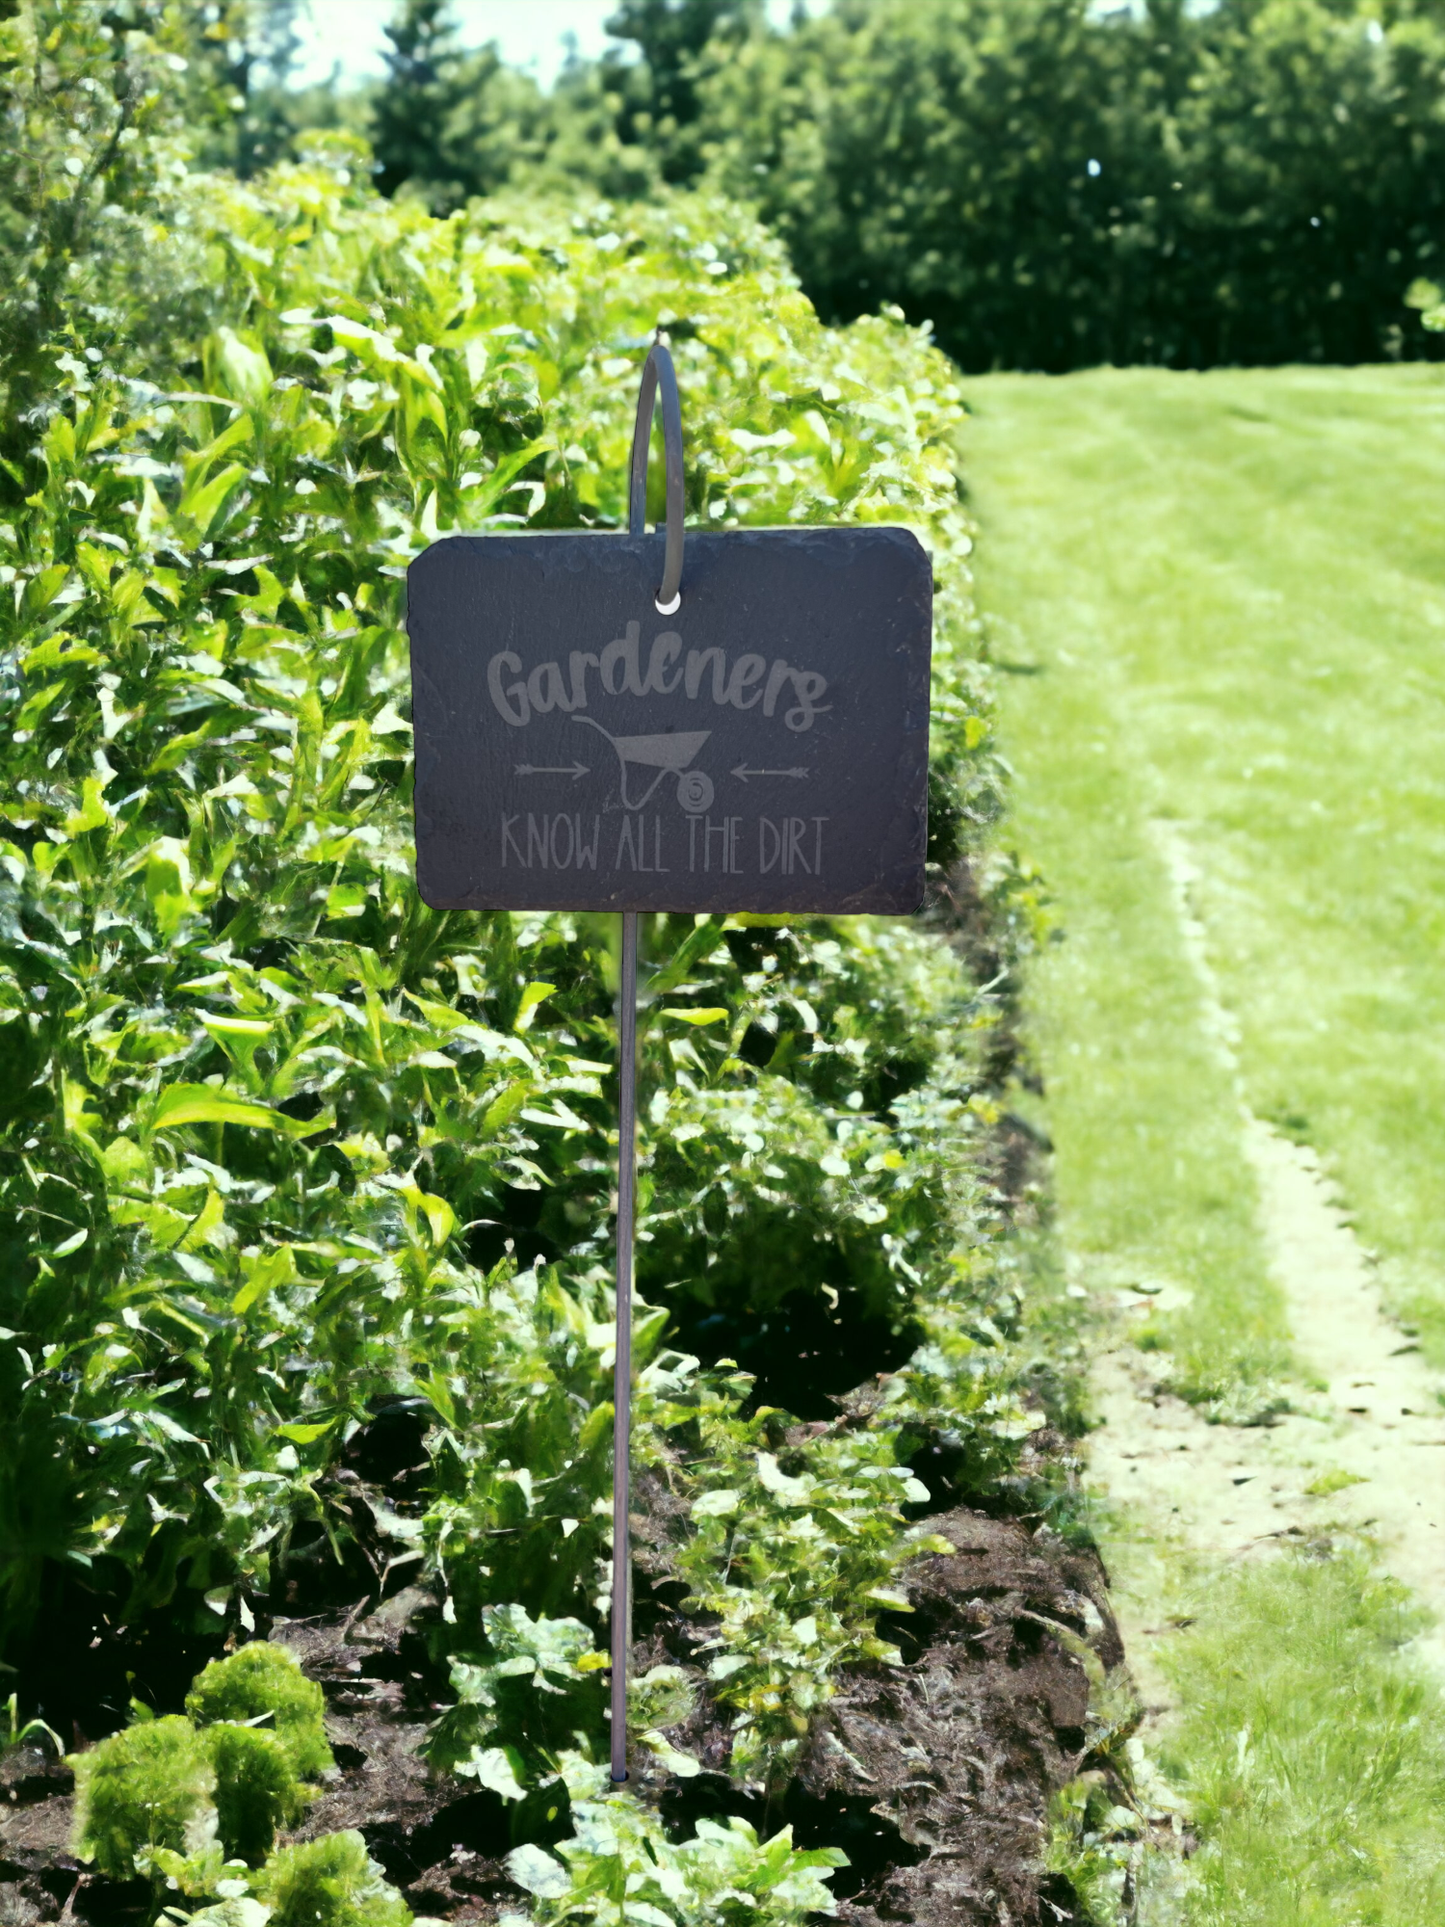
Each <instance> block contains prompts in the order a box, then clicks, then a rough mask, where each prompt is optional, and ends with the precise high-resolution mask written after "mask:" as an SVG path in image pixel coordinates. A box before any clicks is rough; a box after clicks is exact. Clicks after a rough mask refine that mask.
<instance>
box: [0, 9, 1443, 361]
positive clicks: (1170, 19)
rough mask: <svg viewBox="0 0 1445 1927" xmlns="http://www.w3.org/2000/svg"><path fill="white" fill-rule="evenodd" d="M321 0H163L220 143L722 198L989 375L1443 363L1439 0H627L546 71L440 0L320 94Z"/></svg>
mask: <svg viewBox="0 0 1445 1927" xmlns="http://www.w3.org/2000/svg"><path fill="white" fill-rule="evenodd" d="M136 4H138V0H134V4H131V6H130V10H131V11H135V5H136ZM814 4H815V7H816V0H814ZM298 6H299V0H197V4H195V5H193V6H190V7H187V8H186V9H183V10H179V12H176V13H174V14H173V16H172V24H171V31H172V33H173V34H174V35H175V36H176V37H177V39H178V42H179V41H181V40H183V41H184V42H185V43H186V44H185V48H184V52H185V58H186V67H185V72H184V74H183V75H181V76H179V77H178V80H177V87H178V89H180V90H181V91H182V92H183V93H184V95H185V102H186V110H187V116H188V119H189V121H190V124H191V127H192V131H193V138H194V140H195V142H196V144H197V147H198V153H199V158H200V159H201V160H203V161H204V162H207V163H209V164H211V165H222V166H226V167H230V168H233V169H234V170H235V171H236V172H237V173H238V174H240V175H241V176H242V177H243V178H244V177H247V176H249V175H251V174H254V173H257V172H259V171H260V170H261V169H263V168H264V167H265V166H267V165H269V164H270V163H271V162H272V161H273V160H275V159H277V158H278V157H282V156H284V155H287V154H294V152H295V151H296V143H297V141H298V139H300V138H302V137H303V136H304V135H305V134H306V133H307V131H308V130H311V129H315V128H318V127H320V128H325V127H333V128H341V129H349V130H351V131H352V132H355V133H358V134H362V135H364V136H365V137H366V139H367V140H368V141H369V142H370V145H371V148H372V152H373V155H374V163H375V168H376V176H377V182H378V185H379V186H380V187H381V189H382V191H383V192H384V193H387V194H392V195H396V194H403V195H407V196H418V197H420V198H421V199H422V200H423V201H424V202H425V203H426V205H427V207H428V208H429V209H430V210H431V211H432V212H433V213H437V214H442V215H445V214H448V213H450V212H453V211H455V210H456V209H459V208H461V207H464V206H465V205H466V204H467V203H468V202H470V201H471V200H473V199H475V198H477V197H488V196H497V195H502V196H507V195H514V194H516V193H517V192H528V193H537V192H542V193H544V194H546V193H549V192H550V193H552V194H555V195H559V196H564V197H573V198H575V197H577V196H579V195H584V196H586V197H588V198H591V197H595V196H601V197H603V198H605V199H610V200H613V201H617V202H629V201H645V200H650V199H655V198H656V197H657V196H658V195H659V194H661V193H663V192H665V191H666V190H667V189H668V188H669V187H672V186H706V187H710V188H717V189H721V190H722V191H723V192H725V193H726V194H727V195H729V196H730V197H732V198H733V199H734V200H737V201H740V202H742V203H744V204H745V205H747V206H748V207H749V208H751V209H754V210H756V212H757V213H758V214H760V215H761V217H762V218H763V219H764V220H765V221H766V222H767V223H768V224H769V225H770V226H771V227H773V228H774V230H775V231H776V232H777V233H778V234H779V235H780V236H781V237H782V238H783V240H784V241H785V242H786V244H787V246H788V249H789V252H790V255H791V258H792V261H793V264H794V267H795V269H796V271H797V273H798V275H799V277H800V279H801V282H802V285H803V288H804V290H805V291H806V292H807V294H808V295H809V296H810V297H811V299H812V300H813V302H814V303H815V305H816V306H817V308H818V310H819V313H820V314H821V315H822V316H823V318H824V319H826V320H829V321H839V322H842V321H847V320H849V319H851V318H853V317H854V316H856V315H859V314H863V313H870V312H876V311H877V310H878V309H879V308H880V307H881V306H883V305H885V304H889V303H892V304H896V305H897V306H898V307H900V308H901V309H902V310H903V312H904V313H905V315H906V316H907V317H908V319H909V320H910V321H912V322H915V323H917V322H922V321H930V322H931V323H932V324H933V327H934V329H935V331H936V334H937V338H938V340H939V342H940V344H941V345H942V346H943V347H944V348H946V349H947V350H948V352H949V353H950V354H952V355H953V356H954V357H955V359H956V360H957V361H958V362H960V363H961V365H962V366H963V367H964V368H966V369H969V370H980V369H987V368H993V367H1009V368H1037V369H1046V370H1063V369H1068V368H1074V367H1083V366H1090V365H1095V364H1098V363H1100V362H1114V363H1131V362H1152V363H1161V364H1165V365H1170V366H1177V367H1208V366H1212V365H1216V364H1219V363H1271V362H1287V361H1303V360H1318V361H1327V362H1356V361H1366V360H1374V359H1382V358H1390V357H1401V356H1403V357H1418V356H1424V355H1427V354H1438V353H1440V352H1441V346H1442V338H1441V336H1439V335H1438V334H1431V333H1430V332H1429V331H1428V330H1427V329H1426V328H1425V327H1424V325H1423V321H1422V314H1423V312H1424V311H1428V310H1429V309H1430V307H1431V305H1432V303H1434V302H1437V301H1438V299H1439V289H1438V287H1437V286H1436V285H1435V284H1436V283H1437V282H1438V281H1440V280H1442V279H1445V275H1442V273H1441V267H1442V253H1445V0H1219V3H1218V4H1216V5H1214V6H1212V7H1210V8H1209V9H1208V10H1207V11H1206V10H1201V9H1200V8H1199V7H1198V6H1197V5H1196V4H1195V3H1194V0H1134V4H1133V5H1127V4H1125V5H1120V6H1118V7H1116V8H1115V9H1114V10H1113V11H1109V10H1108V9H1107V7H1105V6H1101V5H1099V4H1096V0H833V4H832V5H831V6H830V7H829V8H828V9H827V10H826V11H822V12H817V13H816V14H815V16H814V17H809V15H808V14H807V12H806V11H805V9H803V8H802V7H801V6H800V7H799V8H797V10H796V11H795V14H794V18H793V20H792V22H791V24H790V25H788V26H787V27H784V28H778V27H776V26H773V25H770V24H769V21H768V18H767V14H766V10H765V6H764V0H618V5H617V7H616V10H615V12H614V13H613V14H612V15H611V16H610V17H609V19H608V22H607V25H608V28H609V31H610V33H611V34H612V35H613V36H614V39H615V46H614V48H613V49H612V50H610V51H608V52H607V53H605V54H604V55H603V56H602V57H601V58H600V59H597V60H591V61H587V60H582V59H580V58H577V57H576V56H575V55H574V57H573V58H571V59H570V60H569V61H568V62H567V64H566V65H565V67H564V69H563V71H562V73H561V75H560V76H559V78H558V80H557V82H556V84H555V86H554V87H553V88H552V89H551V90H550V91H544V90H543V89H542V88H541V87H539V86H538V84H537V82H536V81H535V79H534V78H533V77H532V76H531V75H530V74H528V73H525V72H523V71H520V70H518V69H516V68H513V67H510V66H508V65H507V63H506V62H505V61H504V60H503V59H502V58H501V56H500V54H499V52H498V50H497V48H496V47H495V46H494V45H489V46H485V47H481V48H467V47H465V46H464V45H463V44H462V40H461V36H460V32H459V26H458V21H457V18H456V16H455V13H454V11H453V9H452V7H451V6H450V4H449V0H399V3H398V6H397V10H396V14H395V16H394V18H393V20H392V22H391V25H390V26H389V28H388V35H389V39H388V49H387V54H386V75H385V78H384V80H382V81H381V82H379V83H373V84H370V85H368V86H365V87H362V88H359V89H355V90H352V91H350V92H346V91H344V90H339V89H337V88H336V87H334V86H330V87H327V86H323V87H311V88H309V89H305V90H298V89H296V88H295V87H294V86H293V85H292V84H291V82H292V76H293V74H294V63H295V58H296V54H297V51H298V49H299V44H300V43H299V39H298V36H297V32H296V26H297V14H298ZM142 10H143V9H142ZM111 11H112V13H113V14H114V15H115V16H116V19H117V21H118V22H120V21H121V20H122V17H123V16H125V15H126V13H127V5H126V4H125V0H121V3H120V4H117V5H116V6H114V7H113V8H112V9H111ZM0 213H3V210H0ZM62 253H63V249H62Z"/></svg>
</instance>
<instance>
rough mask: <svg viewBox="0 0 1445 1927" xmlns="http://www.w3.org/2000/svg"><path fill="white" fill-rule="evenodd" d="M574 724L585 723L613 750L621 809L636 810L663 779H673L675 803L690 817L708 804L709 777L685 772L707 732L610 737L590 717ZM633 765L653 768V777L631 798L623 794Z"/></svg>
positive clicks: (577, 719) (696, 771)
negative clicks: (619, 773) (618, 770)
mask: <svg viewBox="0 0 1445 1927" xmlns="http://www.w3.org/2000/svg"><path fill="white" fill-rule="evenodd" d="M572 720H573V722H574V723H586V725H587V727H588V728H589V729H595V730H596V731H597V732H598V734H599V735H601V736H605V737H606V738H607V740H608V742H609V743H611V745H612V747H613V748H614V749H615V750H616V751H617V761H618V763H619V764H620V765H621V769H622V807H623V809H625V810H640V809H641V808H642V807H643V805H644V804H645V803H646V802H647V800H648V798H649V797H650V796H651V795H652V792H653V791H654V790H655V789H656V788H657V786H658V784H659V783H660V782H661V781H662V779H663V777H664V776H676V778H677V800H678V802H679V803H680V804H681V805H682V807H683V809H685V810H686V811H687V812H688V814H689V815H690V816H697V815H699V814H700V813H701V812H702V811H703V810H705V809H708V808H710V807H711V805H712V799H713V787H712V778H711V777H710V776H708V775H707V774H706V773H705V772H704V771H703V770H700V769H689V768H688V764H689V763H690V762H691V761H692V759H693V757H694V756H696V755H697V753H698V751H699V750H700V749H701V748H702V746H703V744H704V743H705V742H706V741H707V739H708V737H709V736H711V734H712V731H711V730H710V729H681V730H674V731H673V732H672V733H671V734H670V735H665V736H614V735H613V734H612V732H611V730H609V729H604V728H603V727H602V725H601V723H597V722H594V721H593V720H592V718H591V717H590V716H574V717H573V718H572ZM629 763H635V764H637V765H638V766H639V767H640V768H642V769H655V770H656V771H657V774H656V776H654V777H653V779H652V781H651V782H650V783H649V784H648V786H647V788H646V789H645V790H644V791H643V792H642V794H641V796H639V797H637V798H636V799H633V798H631V797H629V796H628V794H627V767H628V764H629Z"/></svg>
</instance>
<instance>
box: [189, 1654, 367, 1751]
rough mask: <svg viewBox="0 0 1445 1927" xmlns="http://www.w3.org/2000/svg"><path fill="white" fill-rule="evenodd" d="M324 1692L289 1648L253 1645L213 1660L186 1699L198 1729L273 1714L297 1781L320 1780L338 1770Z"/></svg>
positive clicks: (243, 1721) (238, 1722)
mask: <svg viewBox="0 0 1445 1927" xmlns="http://www.w3.org/2000/svg"><path fill="white" fill-rule="evenodd" d="M324 1704H325V1703H324V1701H323V1698H322V1694H321V1688H320V1687H319V1686H318V1685H317V1684H316V1682H315V1681H314V1680H309V1679H307V1677H306V1675H305V1674H304V1673H303V1672H302V1671H301V1668H300V1667H299V1666H298V1665H297V1664H296V1662H295V1660H294V1659H293V1658H292V1657H291V1655H290V1654H289V1653H288V1652H286V1651H285V1649H284V1648H283V1647H280V1646H272V1645H269V1644H268V1643H267V1642H266V1641H265V1640H262V1639H257V1640H253V1641H252V1642H251V1644H250V1645H249V1646H243V1647H242V1648H241V1649H240V1651H239V1652H235V1653H232V1654H231V1655H230V1657H229V1658H228V1659H213V1660H212V1661H211V1663H210V1665H209V1666H207V1667H206V1669H205V1671H204V1672H203V1673H201V1674H200V1675H199V1676H198V1677H197V1678H196V1680H195V1682H194V1684H193V1685H192V1687H191V1690H190V1692H189V1693H188V1694H187V1695H186V1711H187V1712H188V1713H189V1714H190V1716H191V1718H192V1719H193V1720H194V1721H195V1722H196V1724H197V1726H213V1725H216V1724H218V1723H220V1722H221V1721H227V1720H228V1721H233V1722H235V1723H236V1724H238V1725H244V1724H245V1723H246V1722H247V1721H249V1720H255V1719H260V1718H262V1717H263V1716H264V1715H265V1714H267V1713H269V1714H270V1715H271V1716H272V1718H273V1720H274V1721H275V1732H276V1737H277V1739H278V1740H280V1742H281V1744H282V1745H283V1746H284V1747H285V1749H286V1752H287V1755H288V1756H289V1758H290V1761H291V1765H292V1768H293V1769H294V1771H295V1773H296V1776H297V1778H298V1779H301V1780H314V1779H316V1778H318V1777H319V1776H320V1775H321V1774H323V1773H325V1772H326V1771H327V1769H328V1768H329V1767H331V1766H332V1765H334V1764H335V1762H334V1761H333V1759H332V1757H331V1748H330V1747H329V1746H328V1745H327V1743H326V1727H325V1724H324V1722H323V1719H322V1714H323V1710H324Z"/></svg>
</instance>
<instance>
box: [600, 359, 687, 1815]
mask: <svg viewBox="0 0 1445 1927" xmlns="http://www.w3.org/2000/svg"><path fill="white" fill-rule="evenodd" d="M656 401H660V402H661V405H662V445H663V450H664V453H665V455H666V459H667V548H666V550H665V552H664V558H663V566H662V585H661V587H660V588H659V589H658V592H657V595H656V597H655V598H654V600H655V602H656V604H657V611H658V614H659V615H664V616H670V615H675V614H676V613H677V610H678V609H679V607H680V606H681V603H682V517H683V474H682V406H681V403H680V402H679V401H678V396H677V376H676V374H675V373H674V372H673V366H672V356H671V355H670V354H669V353H668V352H667V349H666V348H664V347H663V345H662V343H661V342H660V341H655V342H654V343H653V344H652V348H651V350H650V351H649V353H648V357H647V361H646V363H645V365H644V366H643V370H642V392H641V393H640V394H639V396H638V398H637V426H636V428H635V429H634V431H633V435H632V476H631V483H630V486H629V490H628V504H627V533H628V534H629V535H631V536H638V535H641V534H643V532H644V530H645V528H646V525H647V524H646V513H647V451H648V446H649V444H650V442H651V440H652V410H653V406H654V403H655V402H656ZM622 778H623V786H624V789H625V787H626V780H627V765H626V763H625V762H624V763H623V765H622ZM617 1085H618V1092H619V1097H618V1105H617V1330H616V1354H615V1356H616V1362H615V1364H614V1366H613V1377H612V1412H613V1418H612V1778H613V1779H614V1781H622V1780H625V1779H626V1778H627V1653H628V1648H629V1647H630V1646H631V1644H632V1546H631V1536H632V1528H631V1524H630V1517H629V1508H630V1505H631V1498H632V1225H633V1215H634V1212H635V1210H636V1202H637V912H636V911H635V910H624V911H623V912H622V969H621V971H620V973H619V976H618V980H617Z"/></svg>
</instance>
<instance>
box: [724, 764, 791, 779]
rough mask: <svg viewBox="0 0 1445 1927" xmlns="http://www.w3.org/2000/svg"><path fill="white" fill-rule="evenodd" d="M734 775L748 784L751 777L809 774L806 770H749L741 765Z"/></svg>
mask: <svg viewBox="0 0 1445 1927" xmlns="http://www.w3.org/2000/svg"><path fill="white" fill-rule="evenodd" d="M732 774H733V775H734V776H736V777H737V779H738V781H739V782H740V783H746V782H747V780H748V778H749V777H750V776H806V775H807V774H808V772H807V771H806V770H805V769H749V768H748V767H747V766H746V765H745V764H743V763H739V764H738V766H737V768H736V769H735V770H734V771H733V772H732Z"/></svg>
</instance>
